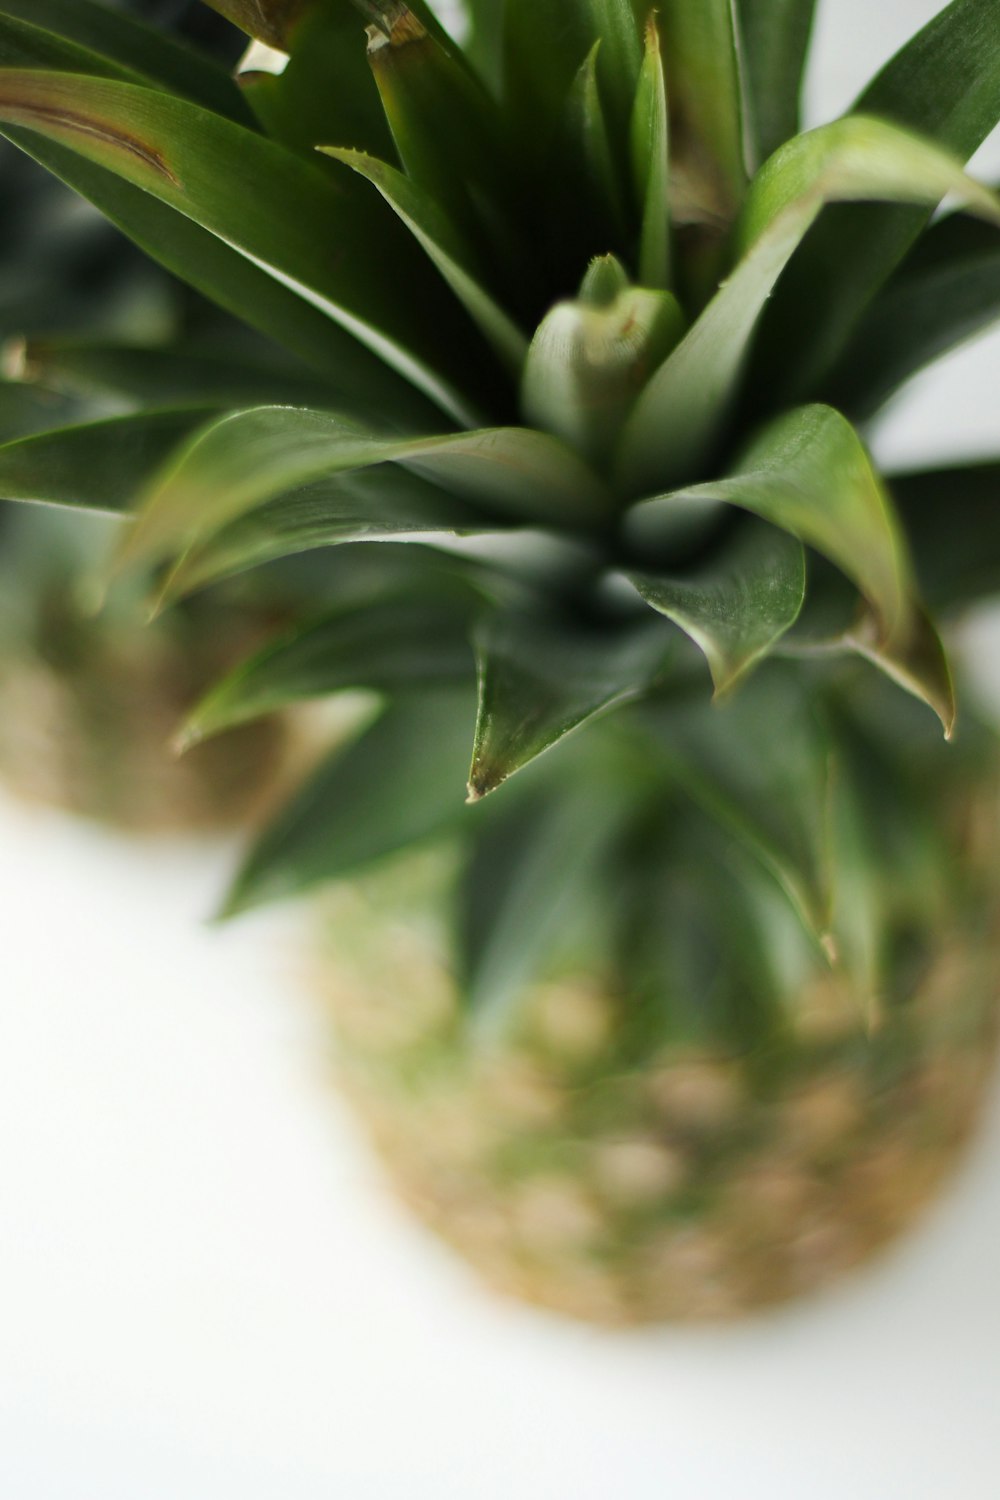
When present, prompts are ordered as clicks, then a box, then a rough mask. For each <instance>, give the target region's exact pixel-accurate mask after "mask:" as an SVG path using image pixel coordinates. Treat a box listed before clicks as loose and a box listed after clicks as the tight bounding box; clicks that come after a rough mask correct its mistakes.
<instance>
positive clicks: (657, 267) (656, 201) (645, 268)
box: [631, 12, 671, 290]
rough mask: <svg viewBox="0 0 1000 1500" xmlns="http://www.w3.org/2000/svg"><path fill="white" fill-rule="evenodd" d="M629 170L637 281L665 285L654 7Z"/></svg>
mask: <svg viewBox="0 0 1000 1500" xmlns="http://www.w3.org/2000/svg"><path fill="white" fill-rule="evenodd" d="M631 152H632V176H633V180H634V184H635V193H636V197H637V199H638V201H639V205H640V208H641V213H642V231H641V235H640V242H639V281H640V283H641V285H643V286H647V287H659V288H662V289H664V290H665V289H668V288H669V287H670V266H671V246H670V117H669V111H668V108H667V82H666V74H665V73H664V69H663V57H662V55H661V50H660V32H659V28H658V26H657V24H656V15H655V12H654V13H651V14H650V17H649V19H648V21H647V22H646V49H645V56H644V58H643V64H642V71H641V73H640V75H639V85H638V88H637V90H636V95H635V104H634V106H633V111H632V123H631Z"/></svg>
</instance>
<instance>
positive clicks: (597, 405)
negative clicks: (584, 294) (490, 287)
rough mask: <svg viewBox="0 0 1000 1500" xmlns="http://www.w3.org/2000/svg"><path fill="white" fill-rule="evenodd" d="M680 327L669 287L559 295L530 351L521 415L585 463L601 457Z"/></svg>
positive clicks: (605, 455)
mask: <svg viewBox="0 0 1000 1500" xmlns="http://www.w3.org/2000/svg"><path fill="white" fill-rule="evenodd" d="M596 264H597V266H598V267H599V266H600V262H598V263H596ZM683 329H684V314H683V313H682V312H681V309H680V305H679V304H678V302H677V299H676V297H674V296H673V294H672V293H670V292H656V291H646V290H644V289H643V288H639V287H626V288H625V290H623V291H621V292H619V293H618V294H617V296H615V298H614V300H613V301H611V302H610V303H607V304H604V305H595V304H594V303H593V302H592V301H591V300H588V299H586V298H583V299H581V300H580V301H579V302H560V303H558V304H557V305H556V306H555V307H554V308H553V309H552V311H551V312H550V313H549V314H548V316H547V317H546V318H545V319H544V320H543V322H542V324H541V325H540V327H539V329H538V332H537V333H536V334H535V337H534V340H533V341H532V344H531V348H530V350H529V352H528V359H527V363H526V365H525V369H524V381H523V386H522V392H521V408H522V410H523V412H524V414H525V416H526V417H527V419H528V421H529V422H531V423H532V424H533V425H534V426H536V427H540V428H542V429H544V430H545V431H547V432H552V433H554V434H555V435H556V436H557V437H560V438H562V440H563V441H564V442H565V443H568V444H569V446H570V447H571V448H575V449H576V451H577V452H579V453H581V454H582V455H583V457H584V458H585V459H587V461H588V462H589V463H592V464H595V465H598V466H601V465H604V464H605V463H606V462H607V461H608V460H609V459H610V458H611V456H612V455H613V453H614V449H615V444H616V443H617V440H618V437H619V434H620V432H621V429H622V427H623V425H624V422H625V419H626V417H627V416H628V414H629V412H630V411H631V409H632V407H633V405H634V404H635V400H636V397H637V396H638V395H639V392H640V391H641V389H642V385H643V382H644V381H645V378H646V375H647V372H648V371H649V369H650V368H655V367H656V366H657V365H658V364H659V363H660V362H661V361H662V360H663V359H665V358H666V356H667V354H668V353H669V351H670V350H671V349H672V348H673V347H674V346H675V345H676V343H677V341H678V339H679V338H680V336H681V333H682V332H683Z"/></svg>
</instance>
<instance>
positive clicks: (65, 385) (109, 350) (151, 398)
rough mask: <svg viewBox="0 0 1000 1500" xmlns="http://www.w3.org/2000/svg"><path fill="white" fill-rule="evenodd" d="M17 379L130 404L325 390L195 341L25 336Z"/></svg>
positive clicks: (317, 395) (313, 381) (317, 394)
mask: <svg viewBox="0 0 1000 1500" xmlns="http://www.w3.org/2000/svg"><path fill="white" fill-rule="evenodd" d="M18 378H19V379H20V380H24V381H28V382H38V383H41V384H44V385H46V386H48V387H49V388H50V389H56V390H68V391H72V392H79V393H81V394H83V395H87V396H91V395H95V394H103V395H112V396H115V397H117V398H118V399H119V400H121V401H123V402H127V403H128V405H130V406H135V407H138V406H167V405H169V404H170V403H172V402H173V403H179V402H185V403H189V404H191V405H193V404H194V403H195V402H199V403H201V402H203V403H205V404H206V405H210V406H219V407H227V406H236V405H246V403H247V402H250V401H266V400H271V401H274V400H278V399H283V400H286V401H297V402H300V403H302V402H307V401H308V402H311V403H317V402H320V401H322V400H323V399H324V397H325V396H326V395H328V393H327V392H326V391H324V388H323V382H322V381H321V380H319V379H317V378H310V376H309V372H308V371H305V372H303V373H301V374H299V373H296V371H295V370H294V369H291V370H290V369H288V368H287V366H285V365H283V364H281V363H279V362H275V363H274V364H266V363H264V362H263V361H261V362H259V363H258V362H257V361H256V360H255V359H253V358H244V359H240V360H238V359H237V358H236V356H235V355H230V354H215V353H212V352H210V351H208V352H206V351H205V350H203V349H201V348H199V347H197V346H194V347H190V348H189V347H186V346H184V345H164V346H150V345H143V344H125V343H112V342H109V341H107V340H104V339H77V338H74V339H58V338H54V339H53V338H42V339H31V340H29V341H27V342H26V343H24V344H23V345H22V346H21V348H20V349H19V350H18Z"/></svg>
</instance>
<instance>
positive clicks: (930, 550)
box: [889, 461, 1000, 609]
mask: <svg viewBox="0 0 1000 1500" xmlns="http://www.w3.org/2000/svg"><path fill="white" fill-rule="evenodd" d="M889 487H890V489H891V491H892V494H893V495H894V497H895V500H896V507H897V509H898V511H899V514H900V516H901V517H902V520H903V524H904V526H905V527H906V533H907V536H908V538H909V541H910V546H911V548H912V550H913V557H914V563H915V566H916V571H917V577H918V578H919V580H920V584H921V589H922V592H923V593H924V594H925V596H926V598H927V601H928V604H929V605H930V606H931V608H932V609H949V608H963V607H968V606H969V605H970V604H971V603H973V602H974V601H975V600H978V599H989V598H992V597H993V596H994V595H997V594H1000V527H998V525H997V518H998V517H1000V463H998V462H995V461H994V462H992V463H979V464H969V465H967V466H964V467H959V468H945V469H932V470H929V471H927V472H924V473H912V474H897V475H893V477H892V478H891V479H890V480H889Z"/></svg>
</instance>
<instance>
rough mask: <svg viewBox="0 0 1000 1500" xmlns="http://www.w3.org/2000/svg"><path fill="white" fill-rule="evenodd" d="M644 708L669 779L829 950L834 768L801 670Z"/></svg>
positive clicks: (772, 670)
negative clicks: (699, 699)
mask: <svg viewBox="0 0 1000 1500" xmlns="http://www.w3.org/2000/svg"><path fill="white" fill-rule="evenodd" d="M641 713H642V718H643V720H644V721H645V722H646V723H647V724H648V725H649V726H650V728H651V730H652V731H653V733H654V736H655V745H656V749H657V753H658V755H659V756H660V757H661V763H662V764H663V765H664V767H665V769H666V770H667V772H668V773H669V775H670V777H671V779H672V781H673V782H674V783H675V784H676V785H677V786H678V787H679V788H680V789H682V790H684V791H685V792H686V793H687V795H688V796H690V797H691V798H692V800H693V801H694V802H695V803H696V804H697V805H698V806H699V807H701V808H702V809H703V810H704V811H705V812H706V813H708V815H709V816H710V817H712V818H714V819H715V821H716V822H718V823H719V824H720V825H721V826H722V828H723V829H725V830H726V831H727V832H728V833H729V834H731V835H733V836H735V838H736V839H737V840H738V841H739V842H740V843H741V844H742V845H743V846H744V847H745V848H746V849H747V851H748V852H749V853H750V854H752V855H753V857H754V858H755V859H756V860H757V861H758V862H759V864H760V865H761V866H762V867H763V868H764V869H766V870H768V871H770V873H771V875H772V876H773V878H774V879H775V880H777V882H778V884H779V886H780V887H781V889H782V890H783V891H784V892H785V895H786V897H787V898H788V900H789V901H790V902H791V904H792V906H793V908H794V909H795V911H796V912H797V913H798V915H799V917H800V919H801V920H802V922H803V924H804V925H805V927H806V930H807V931H808V932H810V933H811V934H812V936H813V938H814V939H815V940H817V941H819V942H821V943H823V944H824V946H825V947H826V948H827V951H828V956H829V944H830V927H831V920H832V908H833V896H834V890H833V881H832V875H833V872H832V869H831V853H832V850H831V835H832V819H831V814H832V809H833V797H834V790H835V786H836V769H837V768H836V764H835V761H834V757H833V753H832V745H831V743H830V738H829V734H828V732H827V730H826V727H825V725H824V724H823V723H822V722H821V720H820V719H819V717H818V715H817V713H816V708H815V705H814V703H813V702H812V701H811V700H810V698H809V695H808V694H807V693H804V692H803V685H802V681H801V673H800V672H792V671H789V670H788V669H787V668H782V667H780V666H778V665H777V664H774V663H769V664H768V666H767V667H766V668H765V669H764V670H763V671H761V672H760V673H759V674H758V676H757V678H756V680H755V682H754V690H753V692H749V693H737V694H734V695H733V696H732V697H731V698H727V699H726V700H725V701H724V702H722V703H716V704H712V705H708V704H697V705H689V706H686V705H682V704H680V703H677V702H675V701H671V700H666V699H665V700H662V701H655V700H654V701H652V702H650V703H649V704H646V705H643V708H642V710H641Z"/></svg>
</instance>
